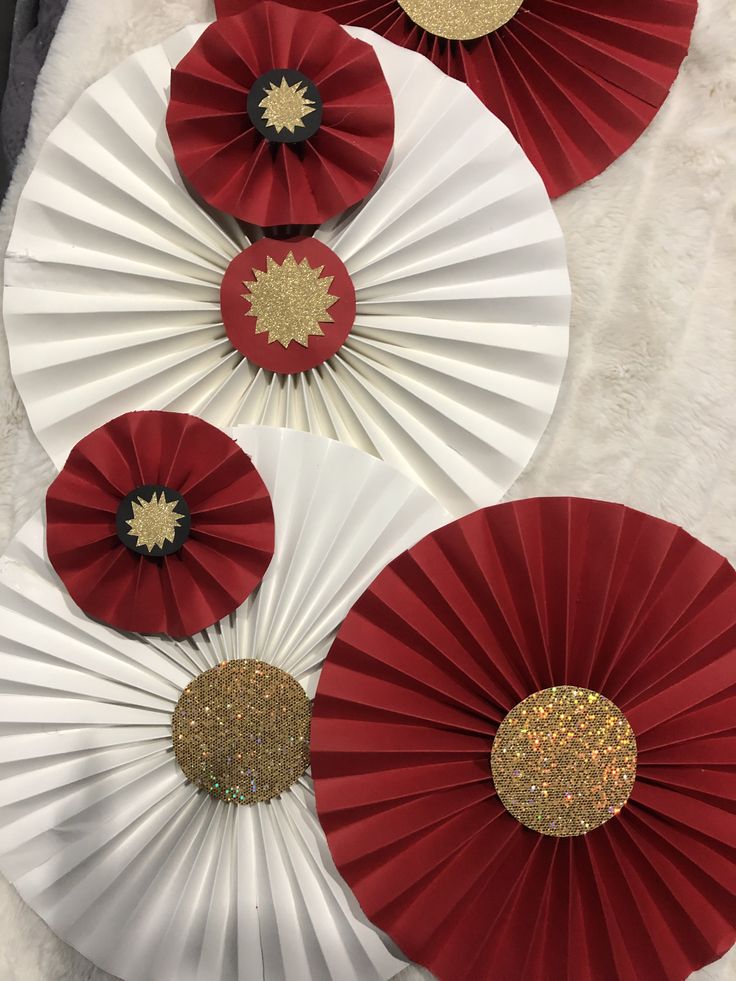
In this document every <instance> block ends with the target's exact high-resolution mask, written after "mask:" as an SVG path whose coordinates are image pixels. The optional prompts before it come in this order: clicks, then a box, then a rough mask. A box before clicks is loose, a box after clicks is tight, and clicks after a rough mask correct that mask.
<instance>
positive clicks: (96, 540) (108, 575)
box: [46, 412, 274, 637]
mask: <svg viewBox="0 0 736 981" xmlns="http://www.w3.org/2000/svg"><path fill="white" fill-rule="evenodd" d="M46 516H47V547H48V553H49V560H50V562H51V564H52V565H53V567H54V569H55V570H56V572H57V573H58V575H59V576H60V578H61V579H62V581H63V583H64V585H65V586H66V588H67V589H68V591H69V594H70V596H71V597H72V599H73V600H74V601H75V603H77V604H78V605H79V606H80V607H81V608H82V609H83V610H84V611H85V613H87V615H88V616H92V617H95V619H97V620H102V622H103V623H107V624H109V625H110V626H113V627H117V628H118V629H119V630H133V631H136V632H138V633H147V634H154V633H166V634H171V635H173V636H174V637H185V636H188V635H189V634H193V633H197V632H198V631H200V630H204V629H205V628H206V627H211V626H212V624H213V623H215V622H216V621H217V620H221V619H222V618H223V617H225V616H228V614H230V613H232V612H233V610H235V609H236V608H237V607H238V606H240V604H241V603H242V602H243V601H244V600H245V599H246V597H247V596H248V595H249V594H250V593H251V592H252V591H253V590H254V589H255V587H256V586H257V585H258V583H259V582H260V581H261V579H262V578H263V574H264V573H265V571H266V569H267V568H268V564H269V562H270V561H271V556H272V554H273V540H274V527H273V510H272V508H271V500H270V498H269V495H268V491H267V489H266V487H265V485H264V483H263V480H262V479H261V477H260V475H259V474H258V471H257V470H256V468H255V467H254V466H253V464H252V462H251V460H250V459H249V458H248V456H246V454H245V453H244V452H243V451H242V450H241V449H240V447H239V446H238V445H237V443H236V442H234V440H233V439H232V438H231V437H230V436H228V435H227V434H226V433H224V432H222V430H220V429H216V428H215V427H214V426H210V424H209V423H207V422H203V421H202V420H201V419H195V418H194V417H193V416H188V415H184V414H182V413H179V412H128V413H127V414H126V415H124V416H120V417H118V418H117V419H113V420H112V421H111V422H108V423H106V424H105V425H104V426H101V427H100V428H99V429H96V430H95V431H94V432H92V433H90V434H89V436H85V437H84V439H82V440H80V442H79V443H77V445H76V446H75V447H74V449H73V450H72V452H71V453H70V454H69V459H68V460H67V462H66V463H65V464H64V467H63V469H62V471H61V473H60V474H59V476H58V477H57V478H56V480H54V482H53V483H52V484H51V486H50V487H49V489H48V493H47V495H46Z"/></svg>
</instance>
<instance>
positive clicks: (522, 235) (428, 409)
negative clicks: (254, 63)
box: [5, 27, 570, 514]
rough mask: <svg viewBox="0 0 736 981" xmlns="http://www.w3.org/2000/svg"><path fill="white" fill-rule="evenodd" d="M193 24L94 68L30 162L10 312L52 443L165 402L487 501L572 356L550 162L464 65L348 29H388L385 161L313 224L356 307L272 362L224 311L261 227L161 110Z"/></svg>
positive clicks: (52, 448) (59, 456) (525, 451)
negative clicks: (235, 213) (324, 220)
mask: <svg viewBox="0 0 736 981" xmlns="http://www.w3.org/2000/svg"><path fill="white" fill-rule="evenodd" d="M201 30H202V28H201V27H198V28H189V29H186V30H185V31H183V32H182V33H180V34H178V35H177V36H176V37H174V38H173V39H171V40H169V41H168V42H166V43H165V44H163V45H162V46H159V47H155V48H151V49H149V50H147V51H144V52H141V53H139V54H137V55H135V56H134V57H132V58H131V59H129V60H128V61H126V62H125V63H124V64H123V65H121V66H120V67H119V68H117V69H116V70H115V71H114V72H112V74H110V75H108V76H107V77H105V78H103V79H102V80H101V81H99V82H97V83H96V84H95V85H93V86H92V87H91V88H90V89H89V90H88V91H87V92H86V93H85V94H84V95H83V96H82V98H81V99H80V101H79V102H78V103H77V105H76V106H75V107H74V108H73V109H72V111H71V113H70V114H69V116H68V117H67V118H66V119H65V120H64V121H63V122H62V123H61V124H60V126H59V127H58V128H57V129H56V131H55V132H54V134H53V135H52V136H51V138H50V140H49V142H48V143H47V145H46V147H45V148H44V150H43V151H42V153H41V155H40V158H39V162H38V165H37V167H36V169H35V171H34V173H33V174H32V176H31V177H30V179H29V181H28V184H27V185H26V188H25V191H24V194H23V196H22V200H21V202H20V206H19V209H18V217H17V221H16V224H15V228H14V232H13V236H12V241H11V244H10V249H9V253H8V259H7V262H6V267H5V274H6V289H5V323H6V327H7V333H8V340H9V344H10V353H11V359H12V366H13V371H14V375H15V378H16V382H17V384H18V388H19V390H20V392H21V395H22V397H23V399H24V401H25V404H26V407H27V409H28V413H29V416H30V419H31V422H32V425H33V427H34V430H35V432H36V434H37V435H38V437H39V439H40V440H41V442H42V444H43V445H44V447H45V448H46V449H47V451H48V452H49V453H50V455H51V456H52V457H53V458H54V460H55V461H56V462H57V464H58V465H61V464H62V463H63V461H64V460H65V459H66V455H67V453H68V452H69V449H70V448H71V446H73V445H74V443H75V442H77V441H78V440H79V439H80V438H81V437H82V436H83V435H85V434H86V433H88V432H89V431H91V430H92V429H94V428H96V427H97V426H99V425H101V424H102V423H104V422H106V421H107V420H108V419H111V418H114V417H115V416H116V415H119V414H121V413H122V412H126V411H129V410H132V409H171V410H174V411H180V412H190V413H192V414H195V415H199V416H201V417H202V418H205V419H207V420H208V421H209V422H211V423H213V424H215V425H218V426H220V427H221V428H224V427H226V426H228V425H231V424H240V423H251V424H264V425H283V426H288V427H290V428H295V429H302V430H308V431H311V432H313V433H315V434H318V435H323V436H329V437H332V438H336V439H339V440H341V441H343V442H345V443H349V444H352V445H354V446H357V447H358V448H360V449H363V450H365V451H367V452H369V453H372V454H373V455H375V456H378V457H381V458H383V459H384V460H385V461H386V462H388V463H390V464H392V465H393V466H395V467H396V468H397V469H400V470H402V471H403V472H404V473H406V474H407V475H408V476H409V477H411V478H412V479H414V480H415V481H416V482H418V483H420V484H423V485H424V486H425V487H427V488H428V489H429V490H430V492H431V493H433V494H434V495H435V496H436V497H438V498H439V499H441V500H442V501H443V502H444V503H445V504H446V506H448V507H450V508H451V509H452V510H453V512H454V513H456V514H460V513H466V512H467V511H468V510H469V509H472V508H473V507H477V506H478V505H480V504H487V503H494V502H495V501H496V500H498V498H499V497H500V496H501V495H502V494H503V493H504V492H505V490H506V489H507V488H508V487H509V485H510V484H511V483H512V482H513V481H514V480H515V479H516V477H517V476H518V474H519V472H520V470H521V469H522V468H523V467H524V466H525V464H526V463H527V461H528V460H529V457H530V456H531V454H532V452H533V450H534V448H535V446H536V444H537V442H538V440H539V438H540V436H541V434H542V432H543V430H544V428H545V426H546V424H547V421H548V419H549V416H550V413H551V412H552V409H553V407H554V404H555V400H556V398H557V393H558V389H559V385H560V381H561V377H562V373H563V370H564V364H565V359H566V356H567V341H568V322H569V307H570V287H569V281H568V276H567V268H566V262H565V253H564V244H563V241H562V236H561V232H560V229H559V226H558V224H557V221H556V219H555V216H554V213H553V211H552V208H551V206H550V204H549V200H548V198H547V196H546V193H545V191H544V188H543V186H542V183H541V181H540V179H539V177H538V175H537V174H536V173H535V172H534V169H533V168H532V167H531V165H530V164H529V162H528V161H527V160H526V158H525V157H524V155H523V153H522V152H521V150H520V149H519V147H518V145H517V144H516V143H515V142H514V140H513V139H512V137H511V136H510V135H509V133H508V131H507V130H506V129H505V127H504V126H503V125H502V124H501V123H499V122H498V121H497V120H496V119H494V117H493V116H491V115H490V114H489V113H488V112H487V111H486V110H485V109H484V108H483V106H481V105H480V103H479V102H478V100H477V99H476V98H475V97H474V96H473V94H472V93H471V92H470V91H469V90H468V89H467V87H466V86H464V85H461V84H460V83H459V82H456V81H453V80H452V79H449V78H447V77H446V76H445V75H444V74H443V73H442V72H440V71H439V70H438V69H437V68H435V67H434V66H433V65H431V64H430V63H429V62H428V61H427V60H426V59H425V58H422V57H420V56H419V55H417V54H415V53H413V52H410V51H406V50H404V49H403V48H400V47H397V46H396V45H393V44H390V43H389V42H388V41H385V40H384V39H382V38H380V37H378V36H376V35H371V34H370V33H369V32H366V31H360V30H357V29H351V33H352V34H354V35H355V36H357V37H359V38H360V39H361V40H363V41H365V42H366V43H369V44H371V45H372V46H373V47H374V48H375V51H376V54H377V55H378V58H379V61H380V63H381V67H382V69H383V72H384V74H385V77H386V79H387V81H388V84H389V87H390V89H391V92H392V94H393V97H394V103H395V112H396V139H395V145H394V150H393V154H392V157H391V160H390V162H389V164H388V165H387V168H386V170H385V172H384V176H383V178H382V181H381V183H380V184H379V186H378V187H377V188H376V190H375V191H374V192H373V194H372V196H371V197H370V198H369V199H368V200H367V201H366V202H365V203H364V204H362V205H360V206H358V207H357V208H356V209H355V210H354V211H352V212H351V213H350V214H349V215H346V216H344V217H343V218H342V219H340V220H337V221H335V222H333V223H330V224H328V225H326V226H324V227H323V228H321V229H320V231H319V233H318V236H317V237H318V238H319V240H320V241H321V242H322V243H323V244H324V245H325V246H327V247H329V248H330V249H331V250H332V251H333V252H335V253H336V255H337V257H338V258H339V259H340V260H341V261H342V262H343V263H344V265H345V266H346V268H347V270H348V273H349V275H350V277H351V278H352V282H353V286H354V287H355V291H356V299H357V313H356V316H355V323H354V325H353V328H352V330H351V332H350V333H349V335H348V337H347V339H346V341H345V343H344V344H343V345H342V346H341V347H340V349H339V350H338V351H337V352H336V354H334V356H333V357H331V358H330V359H329V360H328V361H327V362H326V363H324V364H323V365H320V366H319V367H317V368H315V369H314V370H309V371H304V372H301V373H299V374H295V375H293V376H292V377H284V376H283V375H278V374H273V373H271V372H270V371H268V370H264V369H260V368H258V367H257V366H255V365H254V364H252V363H251V362H249V361H248V360H247V359H244V358H243V356H242V353H241V352H240V351H238V350H236V349H234V347H233V345H232V343H231V342H230V340H229V339H228V336H227V332H226V330H225V327H224V325H223V323H222V315H221V311H220V295H219V294H220V287H221V283H222V280H223V276H224V275H225V273H226V271H227V270H228V268H229V265H230V263H231V262H232V261H233V260H236V259H237V257H238V256H239V254H240V253H241V252H242V251H243V250H244V249H246V248H247V247H248V245H249V242H248V240H247V239H246V238H245V236H244V234H243V233H242V232H241V231H239V230H238V229H237V228H236V227H235V226H234V225H233V224H232V222H230V221H229V220H228V219H225V218H223V217H222V216H221V215H211V214H209V213H208V212H206V211H204V210H202V208H201V207H199V206H198V205H197V203H196V202H195V201H194V200H193V199H192V197H191V196H190V195H189V193H188V192H187V190H186V188H185V187H184V185H183V183H182V180H181V177H180V175H179V172H178V169H177V167H176V163H175V161H174V158H173V154H172V151H171V147H170V144H169V141H168V139H167V137H166V132H165V121H164V116H165V110H166V99H167V86H168V81H169V76H170V73H171V68H172V66H173V65H175V64H177V63H178V61H179V60H180V59H181V57H182V55H183V54H184V53H185V52H186V51H187V50H188V49H189V48H190V47H191V45H192V43H193V42H194V41H195V40H196V38H197V37H198V36H199V34H200V33H201ZM244 312H245V311H244ZM70 393H73V394H70Z"/></svg>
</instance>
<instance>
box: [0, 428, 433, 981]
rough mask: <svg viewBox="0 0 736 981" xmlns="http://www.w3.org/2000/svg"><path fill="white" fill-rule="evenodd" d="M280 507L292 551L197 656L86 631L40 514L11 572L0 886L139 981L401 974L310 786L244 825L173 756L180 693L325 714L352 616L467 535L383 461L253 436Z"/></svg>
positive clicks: (4, 637) (251, 448)
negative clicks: (208, 689) (244, 689)
mask: <svg viewBox="0 0 736 981" xmlns="http://www.w3.org/2000/svg"><path fill="white" fill-rule="evenodd" d="M234 435H235V436H236V438H237V440H238V442H239V443H240V445H241V446H242V447H243V449H244V450H245V451H246V452H247V453H249V454H251V455H252V457H253V460H254V463H255V465H256V466H257V468H258V470H259V472H260V473H261V474H262V475H263V478H264V480H265V482H266V484H267V486H268V488H269V491H270V493H271V496H272V499H273V503H274V511H275V516H276V553H275V557H274V560H273V562H272V564H271V566H270V567H269V570H268V572H267V574H266V576H265V578H264V580H263V582H262V584H261V586H260V587H259V588H258V590H256V592H255V593H254V594H252V596H251V597H250V598H249V599H248V601H247V602H246V603H245V605H244V606H242V607H240V609H239V610H238V611H237V613H236V614H234V615H233V616H232V617H230V618H228V619H227V620H223V621H222V622H221V623H219V624H218V625H216V626H215V627H213V628H212V629H210V630H207V631H205V632H203V633H200V634H198V635H197V636H195V637H193V638H191V639H189V640H187V641H186V642H175V641H170V640H167V639H145V638H142V637H137V636H134V635H125V634H121V633H117V632H116V631H114V630H112V629H110V628H108V627H106V626H104V625H102V624H99V623H96V622H94V621H92V620H90V619H88V618H86V617H85V616H84V615H83V614H82V613H81V612H80V611H79V610H78V609H77V608H76V607H75V606H74V605H73V604H72V603H71V602H70V600H69V598H68V596H67V595H66V593H65V591H64V590H63V589H62V587H61V585H60V583H59V582H58V580H57V578H56V576H55V575H54V573H53V570H52V569H51V567H50V565H49V564H48V562H47V560H46V558H45V555H44V548H43V524H42V520H41V517H40V515H37V516H36V517H35V518H33V519H32V520H31V521H30V522H29V523H28V524H27V525H26V526H25V528H24V529H23V530H22V531H21V533H20V534H19V535H18V537H17V538H16V540H15V541H14V542H13V544H12V545H11V547H10V550H9V552H8V553H7V555H6V556H5V557H3V558H2V559H1V560H0V679H1V680H0V719H2V723H0V868H2V871H3V872H4V874H5V875H6V876H7V877H8V878H9V879H10V880H11V881H12V882H13V883H14V884H15V887H16V888H17V889H18V891H19V892H20V893H21V895H22V896H23V897H24V899H25V900H26V901H27V902H28V903H29V904H30V905H31V906H32V907H33V909H35V910H36V911H37V912H38V913H39V914H40V915H41V916H42V917H43V918H44V920H46V922H47V923H48V924H49V925H50V926H51V928H52V929H53V930H55V931H56V933H58V935H59V936H61V937H62V938H63V939H64V940H66V941H67V942H69V943H71V944H72V945H73V946H74V947H76V948H77V949H78V950H80V951H81V952H82V953H83V954H84V955H85V956H87V957H89V958H90V959H91V960H93V961H94V962H96V963H97V964H99V965H100V966H102V967H103V968H104V969H105V970H107V971H110V972H111V973H113V974H115V975H116V976H119V977H121V978H123V979H125V981H195V979H196V981H212V978H217V979H218V981H279V979H283V981H286V979H289V981H291V979H294V978H305V979H306V978H325V979H333V978H334V979H336V981H346V979H355V981H369V979H384V978H389V977H391V976H393V975H394V974H395V973H396V972H397V971H399V970H400V968H401V967H402V963H401V962H400V961H398V960H397V959H396V958H395V957H394V956H393V954H392V953H390V951H389V949H388V948H387V946H386V943H385V942H384V940H383V939H382V938H381V937H380V935H379V934H377V933H376V932H375V931H374V930H373V929H372V928H371V927H370V926H369V925H368V924H367V922H366V920H365V919H364V917H363V916H362V915H361V914H360V912H359V910H357V908H356V907H355V903H354V900H353V899H352V897H351V896H350V894H349V890H348V889H347V887H346V886H345V884H344V883H343V882H342V880H341V879H340V877H339V876H338V875H337V874H336V872H335V869H334V866H333V865H332V862H331V860H330V857H329V851H328V849H327V845H326V842H325V840H324V836H323V835H322V833H321V831H320V828H319V824H318V822H317V818H316V814H315V810H314V800H313V791H312V784H311V779H310V777H309V775H308V774H305V775H304V776H302V777H301V778H300V779H299V780H298V781H297V782H296V783H295V784H293V785H292V786H291V787H290V789H289V790H287V791H285V792H284V793H282V794H281V796H279V797H276V798H274V799H273V800H271V801H270V803H268V804H255V805H253V806H235V805H232V804H229V803H223V802H222V801H217V800H215V799H214V798H213V797H211V796H210V795H208V794H207V793H205V792H203V791H201V790H197V789H196V788H195V786H194V785H193V784H190V783H187V781H186V779H185V777H184V774H183V773H182V772H181V770H180V769H179V767H178V765H177V762H176V760H175V755H174V752H172V732H171V724H172V712H173V711H174V708H175V706H176V705H177V699H179V697H180V695H181V692H182V689H184V688H185V687H186V686H188V685H190V684H191V682H192V680H193V679H194V678H195V677H196V676H198V675H200V673H201V672H204V671H206V670H207V669H209V668H212V667H214V666H215V665H217V664H219V663H221V662H224V661H227V662H230V661H232V660H233V659H257V660H259V661H261V662H265V663H267V664H268V665H272V666H274V667H276V668H279V669H281V670H282V671H284V672H288V673H289V674H290V675H291V676H292V677H293V678H295V679H296V681H297V682H298V683H299V684H300V685H301V686H302V688H303V689H304V692H305V694H306V696H309V697H310V698H311V697H312V696H313V695H314V691H315V688H316V684H317V680H318V676H319V672H320V667H321V664H322V660H323V657H324V655H325V653H326V651H327V649H328V648H329V645H330V642H331V640H332V638H333V636H334V631H335V629H336V627H337V626H338V625H339V623H340V621H341V620H342V618H343V617H344V616H345V614H346V612H347V610H348V609H349V607H350V605H351V603H352V602H354V600H355V598H356V597H357V596H358V595H359V594H360V592H361V591H362V590H363V589H365V587H366V586H367V585H368V584H369V583H370V582H371V580H372V579H373V578H374V576H375V575H376V574H377V573H378V571H379V570H380V569H381V568H382V566H383V565H384V564H385V563H386V562H388V561H390V560H391V558H392V557H394V556H395V555H396V554H397V553H398V552H399V551H400V550H401V549H402V548H405V547H407V546H408V545H409V544H410V543H412V542H414V541H416V540H417V539H418V538H420V537H421V536H422V535H424V534H425V533H427V532H428V531H429V530H430V529H432V528H434V527H437V526H438V525H439V524H441V523H442V522H444V521H446V520H447V517H448V516H447V514H446V512H444V511H443V510H442V508H440V506H439V505H438V504H437V503H436V502H435V501H433V500H432V499H431V498H430V496H429V495H428V494H426V492H424V491H423V490H422V489H420V488H417V487H416V486H415V485H412V484H411V482H410V481H408V480H407V479H406V478H405V477H404V476H402V475H401V474H399V473H397V472H395V471H394V470H392V469H391V468H390V467H387V466H386V465H385V464H383V463H381V462H380V461H378V460H374V459H372V458H371V457H369V456H367V455H366V454H361V453H359V452H357V451H356V450H354V449H352V448H350V447H345V446H341V445H340V444H338V443H335V442H333V441H330V440H325V439H319V438H317V437H314V436H311V435H309V434H304V433H295V432H289V431H278V430H268V429H259V428H255V429H248V428H242V429H238V430H235V431H234Z"/></svg>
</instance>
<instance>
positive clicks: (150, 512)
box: [115, 484, 192, 558]
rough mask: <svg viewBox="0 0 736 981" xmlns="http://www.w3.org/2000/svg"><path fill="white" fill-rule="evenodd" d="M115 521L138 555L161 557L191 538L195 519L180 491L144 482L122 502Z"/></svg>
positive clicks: (120, 532)
mask: <svg viewBox="0 0 736 981" xmlns="http://www.w3.org/2000/svg"><path fill="white" fill-rule="evenodd" d="M115 524H116V527H117V532H118V538H119V539H120V541H121V542H122V543H123V545H125V546H127V547H128V548H129V549H130V550H131V551H133V552H137V553H138V554H139V555H145V556H147V557H149V558H160V557H161V556H163V555H172V554H173V553H174V552H178V551H179V549H180V548H181V547H182V545H183V544H184V542H185V541H186V540H187V538H188V537H189V531H190V529H191V524H192V518H191V515H190V513H189V508H188V507H187V502H186V501H185V500H184V498H183V497H182V495H181V494H180V493H179V492H178V491H175V490H171V488H170V487H164V486H163V485H162V484H144V485H143V487H137V488H136V489H135V490H133V491H131V492H130V494H128V495H127V496H126V497H124V498H123V500H122V501H121V502H120V506H119V507H118V512H117V515H116V517H115Z"/></svg>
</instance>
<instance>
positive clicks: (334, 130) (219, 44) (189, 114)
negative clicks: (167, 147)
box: [167, 2, 394, 226]
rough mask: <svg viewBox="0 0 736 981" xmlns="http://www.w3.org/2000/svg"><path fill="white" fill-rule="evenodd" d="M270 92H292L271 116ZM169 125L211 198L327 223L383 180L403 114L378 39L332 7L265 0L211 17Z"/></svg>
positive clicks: (254, 213) (258, 219) (185, 65)
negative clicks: (309, 8)
mask: <svg viewBox="0 0 736 981" xmlns="http://www.w3.org/2000/svg"><path fill="white" fill-rule="evenodd" d="M274 73H275V74H274ZM289 82H290V83H292V84H291V85H290V86H289V85H288V83H289ZM295 86H296V88H295ZM284 88H285V89H286V90H290V91H289V92H288V94H287V95H282V96H279V94H278V92H279V90H280V89H282V90H283V89H284ZM274 92H275V93H276V95H275V96H274V95H272V94H271V93H274ZM262 96H263V97H264V98H261V97H262ZM309 96H311V98H308V97H309ZM269 98H271V99H274V98H275V99H276V100H279V99H280V101H277V102H276V103H275V104H274V107H273V112H274V120H275V121H273V122H272V124H271V125H263V124H264V122H265V121H264V120H263V119H262V117H263V116H266V113H267V110H268V99H269ZM259 107H261V108H259ZM251 112H252V116H251ZM302 113H304V115H303V116H302ZM290 114H291V115H290ZM271 118H272V117H271V116H267V119H271ZM312 121H314V125H312ZM167 124H168V132H169V136H170V138H171V142H172V145H173V148H174V154H175V156H176V160H177V162H178V164H179V167H180V168H181V170H182V173H183V174H184V175H185V177H186V178H187V179H188V180H189V181H190V183H191V184H192V186H193V187H194V188H195V189H196V190H197V191H198V192H199V193H200V194H201V195H202V197H203V198H204V199H205V200H206V201H208V202H209V203H210V204H212V205H214V206H215V207H217V208H220V209H222V210H223V211H225V212H227V213H228V214H231V215H235V216H236V217H238V218H241V219H243V220H244V221H247V222H252V223H253V224H256V225H264V226H268V225H291V224H299V225H302V224H304V225H317V224H320V223H321V222H323V221H326V220H327V219H328V218H331V217H332V216H333V215H336V214H338V213H339V212H341V211H344V210H345V209H346V208H349V207H350V206H351V205H353V204H355V203H356V202H357V201H360V200H361V199H362V198H364V197H366V195H367V194H368V193H369V192H370V191H371V190H372V189H373V187H374V185H375V183H376V181H377V180H378V178H379V177H380V176H381V171H382V170H383V167H384V164H385V163H386V159H387V158H388V155H389V153H390V151H391V144H392V141H393V125H394V113H393V106H392V103H391V93H390V92H389V89H388V86H387V85H386V80H385V79H384V77H383V73H382V71H381V66H380V64H379V62H378V59H377V58H376V55H375V52H374V51H373V49H372V48H371V47H370V45H368V44H365V43H364V42H362V41H359V40H356V39H355V38H353V37H351V36H350V35H349V34H348V33H347V32H346V31H345V30H343V29H342V28H341V27H339V26H338V25H337V24H336V23H335V21H334V20H332V18H330V17H325V16H324V15H322V14H312V13H299V12H297V11H295V10H293V9H291V8H290V7H285V6H282V5H281V4H276V3H263V2H261V3H259V4H257V5H256V6H255V7H254V8H253V10H251V11H249V12H248V14H247V15H244V16H240V17H233V18H230V19H228V20H227V22H222V21H218V22H215V23H214V24H211V25H210V26H209V27H208V28H207V30H206V31H205V32H204V34H203V35H202V36H201V38H199V40H197V41H196V43H195V44H194V46H193V47H192V49H191V51H189V52H188V53H187V54H186V55H185V56H184V58H183V59H182V61H181V62H180V63H179V65H177V67H176V68H175V69H174V71H173V72H172V75H171V99H170V103H169V110H168V115H167ZM257 126H260V127H261V128H262V129H263V132H259V130H258V128H256V127H257ZM315 127H316V131H315V132H314V133H312V132H311V131H312V129H314V128H315ZM277 130H278V131H277ZM301 135H303V136H304V139H303V140H300V136H301ZM284 138H288V140H289V142H288V143H286V142H274V141H279V140H283V139H284ZM297 140H299V142H295V141H297Z"/></svg>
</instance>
